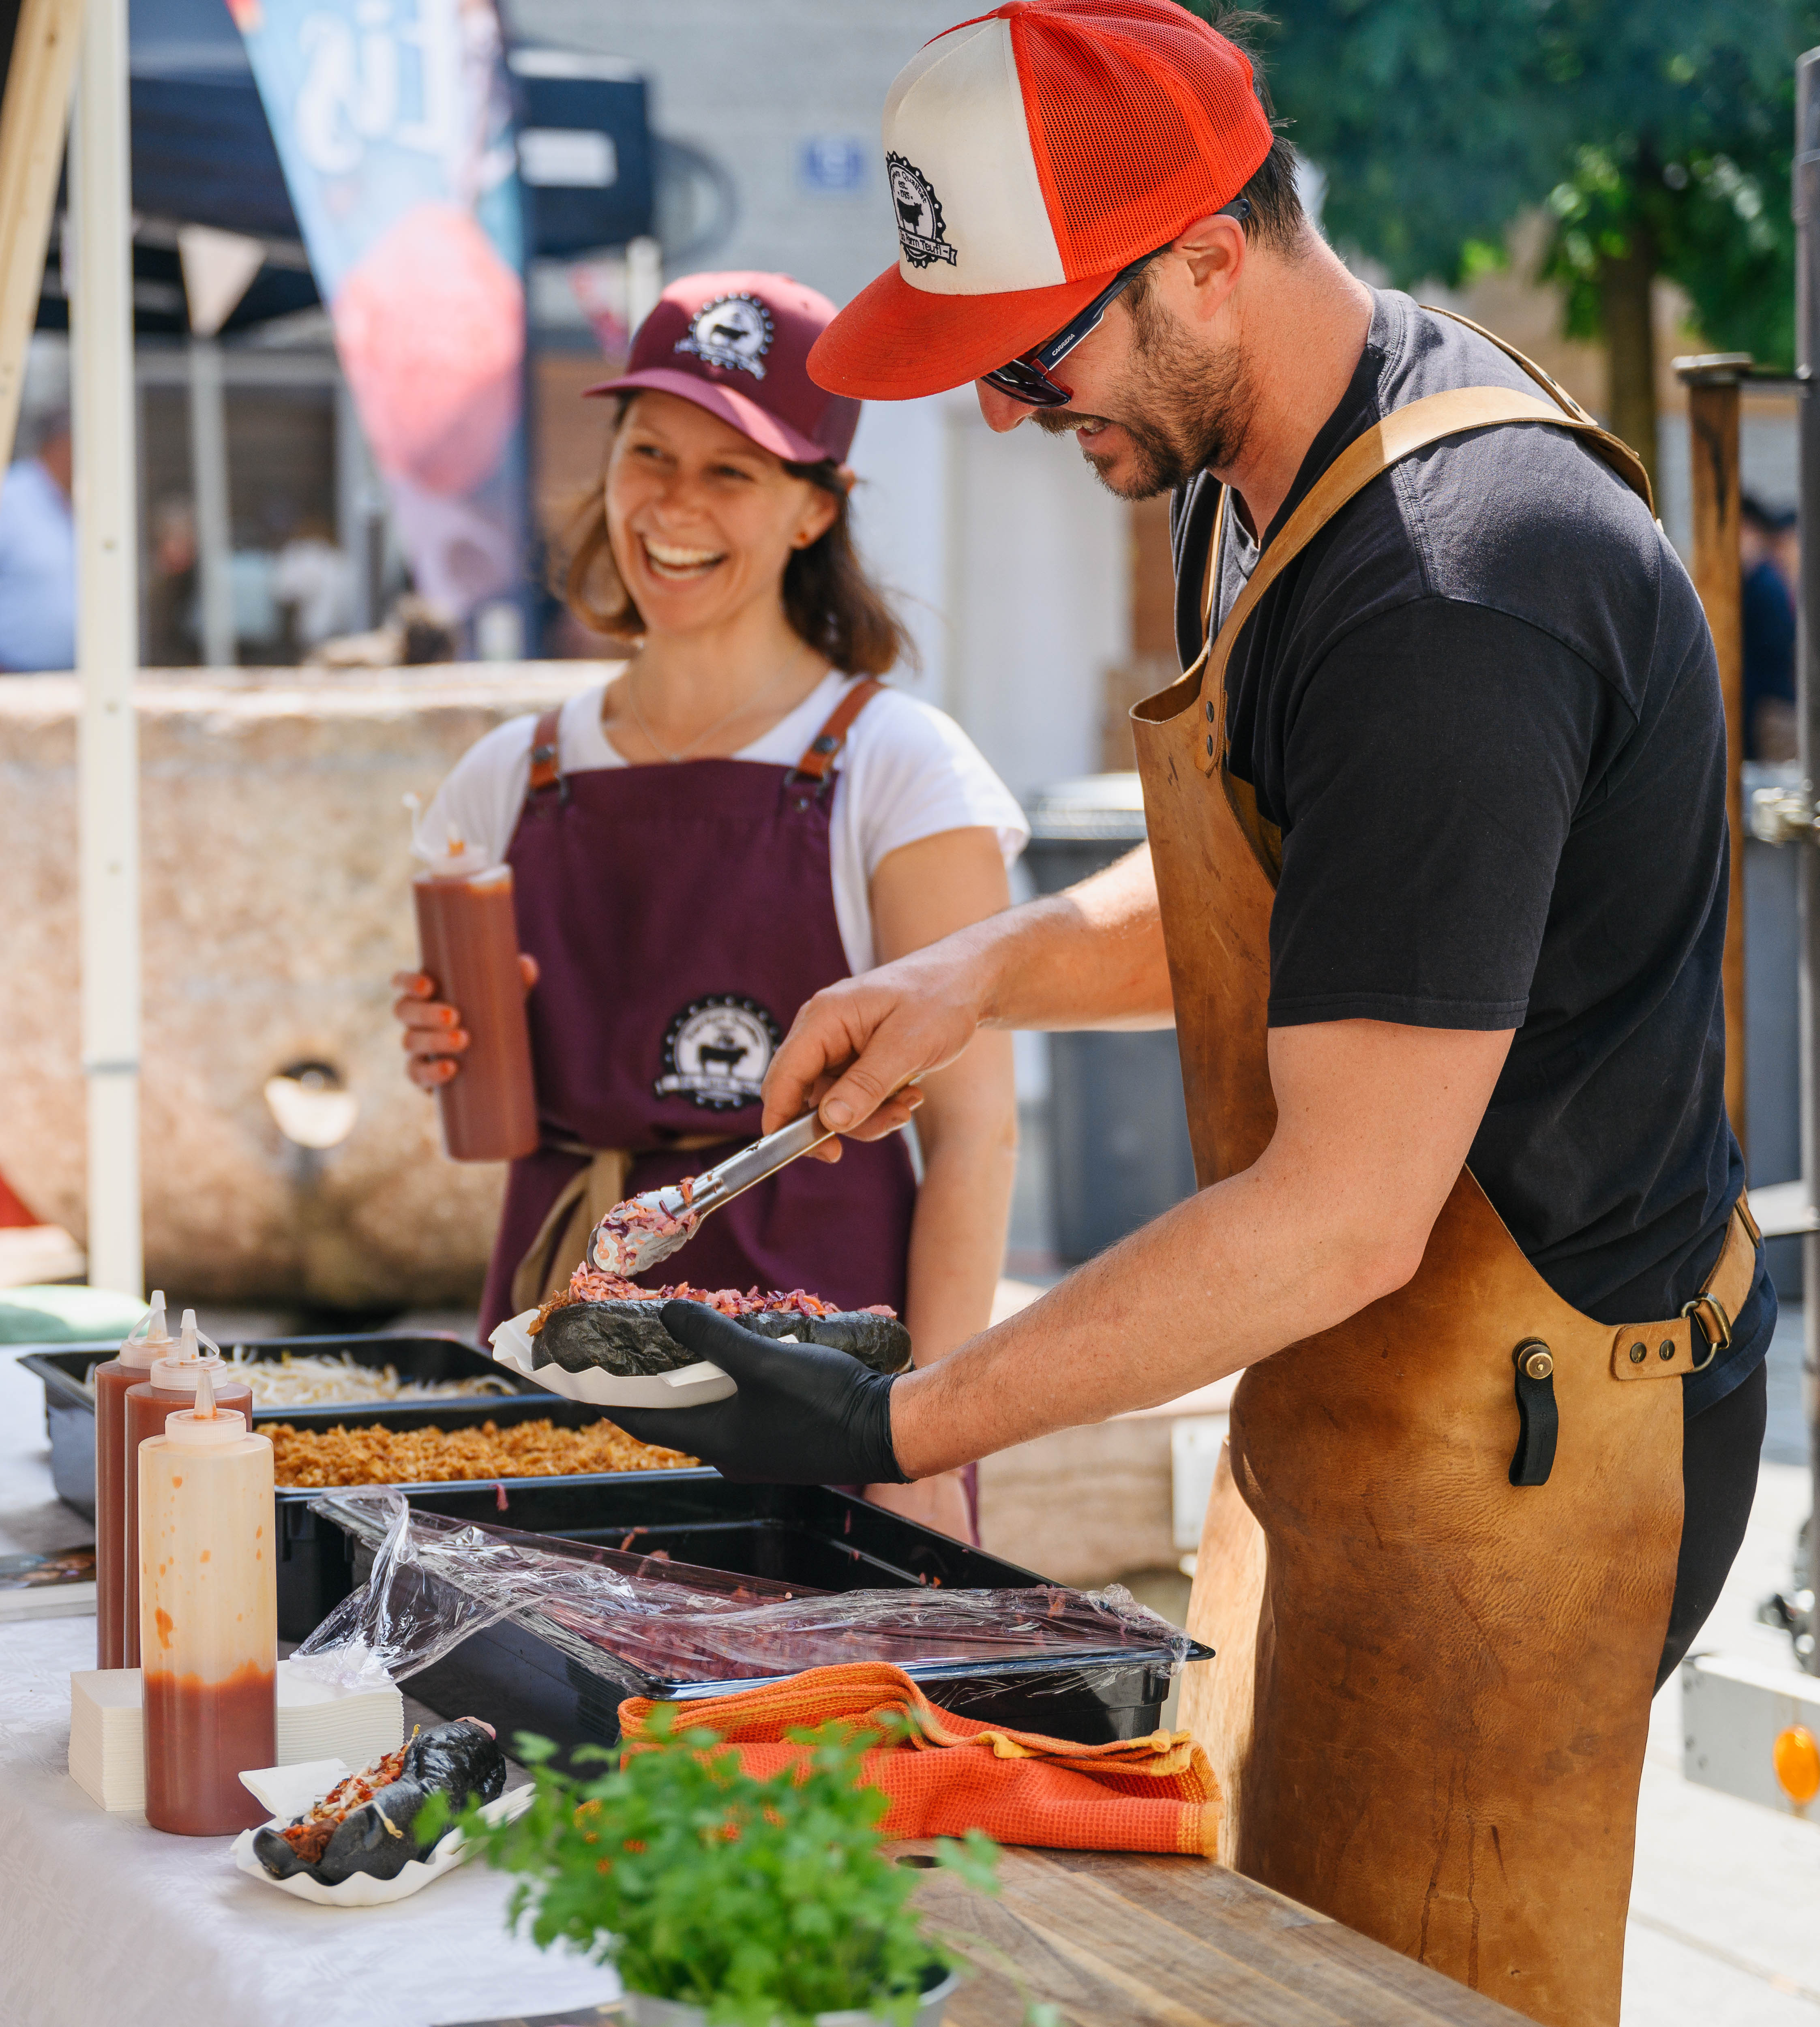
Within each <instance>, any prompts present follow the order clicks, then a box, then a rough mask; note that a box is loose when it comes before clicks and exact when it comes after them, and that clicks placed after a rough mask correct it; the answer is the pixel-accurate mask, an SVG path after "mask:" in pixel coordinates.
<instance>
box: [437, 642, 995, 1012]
mask: <svg viewBox="0 0 1820 2027" xmlns="http://www.w3.org/2000/svg"><path fill="white" fill-rule="evenodd" d="M851 680H852V678H851V677H848V676H844V675H841V674H838V673H831V674H829V675H828V676H827V677H826V678H824V680H823V681H821V682H820V683H819V684H818V685H816V687H815V689H814V690H813V691H812V692H810V695H809V696H807V697H806V698H805V699H804V700H803V702H802V703H799V705H798V706H797V707H796V709H795V710H794V711H792V712H791V713H790V714H789V716H788V718H784V719H782V720H781V721H780V722H778V723H777V724H776V725H774V726H772V728H771V729H770V731H769V732H767V733H766V734H765V736H764V737H763V738H762V739H760V740H756V741H755V743H754V744H751V745H750V746H748V747H746V748H743V749H742V750H741V751H740V752H738V753H736V755H734V756H733V757H734V759H738V760H756V761H764V762H770V763H771V764H772V765H773V766H793V765H794V764H795V763H796V762H797V761H798V760H799V759H801V758H802V757H803V752H804V751H805V750H806V749H807V746H808V744H809V742H810V740H812V739H813V738H814V737H815V735H816V733H818V732H819V731H820V730H821V727H822V726H823V725H824V724H825V723H826V722H827V721H828V719H829V716H830V715H831V714H832V712H833V710H834V707H835V705H836V703H838V702H839V701H840V695H841V692H843V691H844V689H846V688H847V684H848V683H849V682H850V681H851ZM605 689H606V685H605V684H604V683H596V684H593V685H591V686H590V687H589V689H585V690H583V691H581V692H580V694H579V695H578V696H572V697H570V699H569V700H568V702H567V703H565V704H564V705H563V709H562V713H561V716H560V718H559V720H558V726H559V729H558V734H557V737H558V738H559V741H560V744H561V749H562V767H563V773H564V774H585V773H587V772H589V770H591V769H593V768H596V767H623V766H627V765H628V764H629V763H628V762H627V761H626V759H625V758H624V756H623V755H621V754H620V753H619V752H618V751H617V749H616V748H615V747H614V745H613V744H612V742H611V740H609V739H608V738H607V734H606V731H605V729H604V727H603V726H602V725H601V722H600V700H601V696H602V695H603V693H604V691H605ZM536 727H537V721H536V719H535V718H512V719H511V720H510V721H508V722H507V723H506V724H504V725H501V726H496V727H495V728H494V729H493V730H492V731H491V732H489V733H488V734H487V735H486V737H485V738H484V739H481V740H477V741H476V742H475V743H474V745H472V746H471V747H470V748H469V749H468V750H467V752H466V753H464V754H463V755H462V757H461V759H460V760H459V761H458V762H456V766H455V770H454V772H453V773H452V774H450V776H449V779H448V780H447V781H445V782H444V783H443V785H442V786H441V788H439V789H438V790H437V793H436V799H435V800H434V802H433V803H431V804H430V807H429V808H428V809H427V810H426V811H425V812H424V814H423V822H422V824H421V825H420V826H419V830H418V838H419V844H418V847H417V850H418V852H419V856H420V857H422V858H426V859H429V858H434V857H436V856H437V855H439V854H440V853H441V851H443V850H444V849H445V844H446V840H447V839H448V836H449V826H450V825H453V826H454V827H455V829H456V830H458V831H459V832H460V834H461V837H462V840H463V844H465V846H466V847H467V852H468V853H469V854H470V855H472V856H473V858H474V861H475V862H477V863H482V864H485V865H497V863H498V862H500V860H501V859H503V858H504V857H505V855H506V847H508V845H509V844H511V836H512V833H513V831H514V830H515V829H516V828H517V826H518V821H519V811H520V810H522V808H523V807H524V800H525V794H526V789H527V788H529V786H530V772H531V735H532V733H533V732H534V731H535V729H536ZM659 764H661V763H659ZM835 767H836V772H837V773H838V774H839V775H840V786H839V788H838V790H837V792H836V794H835V796H834V806H833V814H832V825H831V828H830V834H829V853H830V856H831V858H832V871H833V876H834V915H835V920H836V922H837V923H838V924H839V925H840V942H841V947H842V948H843V949H844V951H846V953H847V966H848V968H849V969H851V970H852V971H855V972H862V971H868V970H869V969H871V968H872V966H873V964H874V963H875V962H877V958H876V955H875V946H874V943H873V931H872V899H871V895H872V876H873V873H875V872H876V871H877V869H878V866H879V864H880V862H881V861H882V860H883V859H884V858H886V857H887V856H888V855H889V854H891V853H892V852H894V851H896V850H897V849H898V848H899V846H901V845H906V844H915V843H916V842H917V840H918V839H920V838H925V837H934V836H936V835H938V834H939V833H940V832H943V831H947V830H964V829H971V828H973V827H974V826H980V827H985V828H989V829H992V830H995V831H996V832H997V833H998V835H999V850H1000V851H1002V853H1003V854H1004V856H1005V863H1006V866H1010V864H1011V862H1012V861H1013V859H1015V858H1017V855H1018V854H1019V853H1020V852H1021V851H1022V850H1023V849H1024V846H1025V844H1027V843H1028V841H1029V837H1030V826H1029V825H1028V822H1026V821H1025V820H1024V812H1023V810H1021V808H1020V807H1018V803H1017V798H1016V797H1015V796H1013V794H1012V793H1011V791H1010V789H1009V788H1006V785H1005V784H1004V783H1003V782H1002V781H1000V780H999V777H998V776H997V775H996V774H994V773H993V771H992V770H991V767H989V766H988V765H987V763H986V760H985V758H984V755H982V754H981V752H980V749H979V748H977V747H976V745H975V744H973V741H972V740H970V739H969V737H967V735H966V734H965V733H964V732H963V731H962V729H961V728H960V727H959V726H958V725H957V724H955V722H954V720H953V719H952V718H950V717H948V716H947V714H946V713H944V712H942V711H937V710H936V709H935V708H934V707H932V706H931V705H929V704H926V703H918V702H917V700H916V699H915V698H914V697H909V696H904V695H903V692H901V691H898V690H891V689H887V690H884V691H883V692H880V694H879V695H878V696H875V697H874V698H873V700H872V701H871V702H870V703H869V704H868V705H867V706H866V708H865V710H863V711H862V712H861V713H860V714H859V716H858V718H856V719H855V721H854V724H853V726H852V729H851V731H849V732H848V733H847V744H846V745H845V746H844V748H842V749H841V751H840V756H839V758H838V759H836V762H835Z"/></svg>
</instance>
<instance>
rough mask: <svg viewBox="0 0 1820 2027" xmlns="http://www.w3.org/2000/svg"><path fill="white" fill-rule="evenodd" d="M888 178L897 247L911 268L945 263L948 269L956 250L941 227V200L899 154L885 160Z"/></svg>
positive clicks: (927, 181) (926, 181)
mask: <svg viewBox="0 0 1820 2027" xmlns="http://www.w3.org/2000/svg"><path fill="white" fill-rule="evenodd" d="M884 166H885V169H886V171H887V172H888V175H889V176H890V178H891V200H892V203H893V204H894V205H895V206H896V208H897V238H898V244H899V246H901V247H903V257H904V258H905V259H906V260H907V261H909V263H910V265H911V266H912V267H913V268H928V267H932V266H933V265H934V264H935V263H936V261H938V260H946V261H947V264H948V265H949V266H950V267H953V266H954V261H955V258H956V256H955V251H954V248H953V247H952V246H950V245H949V244H948V242H947V234H945V232H944V231H943V227H942V206H941V200H940V198H937V196H936V193H935V190H934V188H933V186H932V185H931V183H930V182H929V179H928V177H927V176H925V175H924V174H923V172H922V171H921V169H919V168H917V165H916V164H915V163H914V162H912V161H906V159H905V157H903V156H902V155H889V154H888V155H887V156H886V157H885V158H884Z"/></svg>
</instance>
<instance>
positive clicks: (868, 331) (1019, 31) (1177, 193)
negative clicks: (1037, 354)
mask: <svg viewBox="0 0 1820 2027" xmlns="http://www.w3.org/2000/svg"><path fill="white" fill-rule="evenodd" d="M1270 143H1271V131H1270V123H1269V121H1268V120H1267V119H1266V118H1265V117H1264V108H1263V107H1262V105H1260V104H1259V102H1258V98H1257V93H1256V91H1255V90H1253V87H1252V77H1251V64H1250V59H1249V58H1248V57H1246V55H1245V54H1244V52H1243V51H1242V50H1239V49H1237V48H1235V46H1233V44H1231V42H1228V41H1227V39H1226V38H1225V37H1224V35H1216V34H1215V33H1214V31H1213V29H1211V28H1209V27H1208V26H1207V24H1206V23H1205V21H1202V20H1197V19H1196V17H1194V15H1192V14H1191V13H1188V11H1187V9H1186V8H1183V7H1181V6H1177V5H1176V0H1011V4H1010V6H1004V7H1001V8H999V9H998V10H997V11H996V12H995V13H991V14H985V15H982V16H980V17H979V18H978V19H977V20H971V21H963V22H962V24H960V26H959V27H958V28H950V29H949V30H947V32H946V33H945V34H943V35H938V36H936V39H935V40H934V41H933V42H931V43H929V44H928V46H927V47H926V48H925V49H924V50H923V51H922V52H921V54H920V55H918V56H917V57H914V59H913V60H912V61H910V63H908V64H906V65H905V67H904V68H903V70H901V71H900V72H899V73H898V76H897V80H896V82H895V83H894V84H893V85H892V88H891V92H890V95H889V96H888V98H886V100H885V102H884V161H885V173H886V177H887V179H888V183H889V185H890V188H891V196H892V204H893V205H894V207H895V210H896V212H897V231H898V243H899V249H900V254H899V260H898V264H897V265H896V266H895V268H890V269H888V271H886V272H885V273H884V274H882V275H880V276H879V278H878V279H877V281H876V282H873V283H872V284H871V286H869V287H868V288H866V289H865V290H862V292H861V293H860V294H858V296H856V297H855V298H854V300H853V301H851V303H849V304H848V305H847V307H846V308H845V309H844V310H843V311H841V312H840V315H839V316H836V318H835V319H834V321H833V323H832V324H830V325H829V327H828V329H827V330H825V332H824V333H823V334H822V335H821V338H818V340H817V342H816V345H815V348H814V351H813V352H812V353H810V360H809V367H810V371H811V372H812V373H813V374H814V376H815V378H817V379H818V381H819V382H821V385H822V386H824V387H827V388H831V389H832V390H834V391H835V392H836V393H842V394H851V395H853V396H855V397H858V398H861V399H877V400H881V401H906V400H909V399H910V398H912V397H914V396H917V395H919V394H935V393H940V392H941V390H943V388H945V387H958V386H962V385H963V384H964V383H965V382H967V381H969V380H975V379H977V378H979V376H980V375H981V374H982V373H989V372H991V370H992V369H993V368H994V367H997V366H1002V365H1003V364H1005V362H1006V360H1008V359H1014V358H1016V357H1017V355H1018V353H1021V352H1028V350H1029V349H1030V348H1031V347H1032V345H1040V344H1041V343H1042V342H1043V340H1044V339H1045V338H1047V337H1049V336H1050V334H1052V333H1053V332H1054V331H1057V330H1060V329H1061V327H1062V325H1064V324H1065V323H1067V322H1068V320H1069V318H1070V317H1072V316H1073V315H1074V314H1075V312H1076V311H1077V310H1080V309H1083V308H1085V307H1086V305H1087V304H1088V303H1090V302H1091V301H1092V300H1093V298H1094V297H1095V296H1096V295H1098V294H1099V292H1100V290H1102V288H1104V287H1105V286H1106V283H1107V282H1109V281H1110V280H1111V279H1112V278H1113V275H1116V274H1117V272H1118V271H1119V270H1120V268H1124V267H1127V266H1128V265H1129V264H1131V262H1132V261H1133V260H1137V259H1139V257H1141V256H1142V255H1143V254H1146V253H1154V251H1155V250H1156V249H1157V248H1158V247H1159V246H1167V245H1168V242H1169V241H1170V240H1172V238H1174V237H1175V236H1176V234H1177V233H1179V232H1180V231H1182V230H1183V227H1186V226H1189V225H1191V224H1193V223H1194V220H1196V219H1198V218H1205V217H1207V216H1209V215H1210V214H1211V213H1213V212H1216V211H1218V210H1220V209H1221V208H1222V206H1224V205H1228V204H1230V203H1231V201H1232V200H1233V198H1235V197H1236V196H1237V195H1238V194H1239V191H1240V190H1242V188H1243V187H1244V186H1245V185H1246V183H1248V182H1250V179H1251V177H1252V176H1253V174H1254V173H1255V172H1256V171H1257V168H1258V167H1259V165H1260V164H1261V163H1262V162H1263V161H1264V157H1265V156H1266V155H1267V154H1268V153H1269V152H1270Z"/></svg>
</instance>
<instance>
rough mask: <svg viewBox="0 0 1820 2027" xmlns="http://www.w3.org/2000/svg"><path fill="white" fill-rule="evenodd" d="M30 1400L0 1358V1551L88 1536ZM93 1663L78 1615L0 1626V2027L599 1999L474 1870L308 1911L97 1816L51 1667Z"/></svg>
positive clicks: (333, 2024)
mask: <svg viewBox="0 0 1820 2027" xmlns="http://www.w3.org/2000/svg"><path fill="white" fill-rule="evenodd" d="M42 1399H43V1396H42V1391H41V1390H40V1389H39V1386H38V1384H37V1383H36V1382H35V1380H33V1379H31V1375H29V1374H27V1373H24V1372H20V1371H19V1370H18V1368H17V1366H16V1365H15V1364H14V1363H13V1359H12V1357H11V1356H10V1355H8V1354H6V1353H0V1546H6V1547H10V1546H13V1545H17V1547H19V1548H25V1547H27V1546H29V1547H31V1548H32V1549H39V1550H40V1551H44V1550H49V1549H61V1548H68V1547H72V1546H74V1545H76V1544H77V1543H79V1542H80V1541H84V1540H86V1539H88V1538H90V1530H88V1528H87V1524H86V1523H84V1522H83V1521H82V1520H81V1519H79V1516H76V1514H74V1513H72V1512H70V1511H69V1509H68V1508H65V1507H61V1506H59V1505H57V1503H56V1502H55V1501H54V1497H53V1495H52V1493H51V1491H50V1468H49V1460H48V1452H47V1451H46V1447H45V1442H44V1423H43V1414H42ZM8 1537H10V1540H8V1539H7V1538H8ZM91 1667H94V1619H92V1618H83V1619H40V1620H33V1621H28V1622H26V1623H22V1624H16V1625H7V1626H0V2021H4V2022H5V2023H6V2027H443V2023H445V2022H454V2021H473V2020H484V2019H487V2018H500V2017H502V2016H507V2015H511V2014H548V2013H554V2012H557V2011H559V2010H561V2009H563V2008H566V2007H585V2006H593V2005H597V2004H599V2003H601V2002H602V2001H604V2000H607V1999H612V1998H614V1997H615V1996H617V1994H618V1983H617V1981H616V1980H615V1977H614V1975H613V1973H612V1972H611V1971H610V1970H605V1969H604V1968H602V1967H601V1966H599V1965H597V1964H592V1963H589V1962H586V1961H585V1960H584V1959H578V1958H577V1957H574V1956H572V1955H565V1954H562V1953H559V1952H552V1953H550V1954H549V1955H545V1953H543V1952H542V1951H538V1950H537V1949H536V1948H533V1946H532V1945H531V1944H529V1943H528V1942H525V1941H522V1940H519V1939H517V1938H515V1937H510V1936H508V1934H507V1933H506V1931H505V1903H506V1901H507V1900H508V1898H509V1896H510V1894H511V1881H510V1880H509V1879H508V1878H507V1877H505V1876H504V1874H499V1873H496V1872H493V1871H490V1870H488V1869H487V1868H486V1867H485V1866H482V1865H480V1864H478V1863H475V1864H471V1865H467V1866H462V1867H461V1868H460V1870H457V1871H455V1872H453V1873H450V1874H447V1875H445V1877H442V1878H441V1879H439V1880H437V1881H436V1883H435V1884H434V1885H431V1886H430V1887H427V1888H426V1889H425V1890H424V1891H423V1892H421V1893H419V1894H417V1895H415V1896H414V1897H413V1898H412V1899H411V1900H401V1901H399V1902H397V1903H395V1904H394V1905H393V1906H391V1907H372V1908H348V1909H340V1908H331V1907H312V1906H311V1905H310V1904H309V1903H308V1902H305V1901H301V1900H292V1899H291V1898H290V1896H289V1895H287V1894H283V1893H279V1892H275V1890H274V1889H271V1888H270V1887H268V1886H264V1885H261V1884H260V1882H259V1881H257V1880H255V1879H250V1878H249V1877H246V1875H245V1874H243V1873H242V1872H240V1871H238V1870H237V1869H236V1868H235V1866H234V1863H233V1860H232V1859H231V1858H230V1857H229V1856H228V1855H227V1852H228V1845H229V1844H230V1842H231V1840H230V1839H228V1838H226V1837H220V1838H216V1837H167V1836H164V1835H163V1834H161V1833H160V1832H158V1831H157V1830H153V1829H149V1828H148V1827H147V1826H146V1821H145V1818H143V1817H142V1816H136V1815H135V1816H110V1815H106V1814H105V1813H104V1812H103V1811H102V1810H100V1809H98V1808H97V1807H95V1806H94V1804H93V1803H92V1802H90V1800H88V1798H87V1796H85V1795H84V1794H83V1792H82V1790H81V1789H79V1788H78V1787H77V1786H76V1783H75V1782H74V1781H72V1780H71V1779H70V1778H69V1774H68V1770H67V1766H68V1751H69V1675H70V1671H72V1669H76V1668H91ZM407 1687H408V1685H407ZM454 1715H459V1713H454Z"/></svg>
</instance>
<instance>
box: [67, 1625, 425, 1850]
mask: <svg viewBox="0 0 1820 2027" xmlns="http://www.w3.org/2000/svg"><path fill="white" fill-rule="evenodd" d="M143 1703H144V1689H143V1686H142V1682H141V1680H140V1676H139V1671H138V1669H137V1668H88V1669H84V1670H83V1671H80V1672H79V1673H77V1674H72V1676H71V1677H70V1678H69V1773H70V1778H71V1779H72V1781H75V1783H76V1785H77V1786H78V1787H79V1789H81V1790H82V1791H83V1793H84V1794H85V1795H87V1796H88V1797H89V1799H90V1800H91V1801H93V1802H97V1803H98V1804H100V1805H101V1807H102V1808H104V1809H108V1810H111V1811H116V1812H121V1813H128V1814H131V1813H134V1812H136V1811H139V1810H141V1809H143V1808H144V1807H145V1806H146V1730H145V1716H144V1711H143ZM403 1743H404V1698H403V1697H401V1695H400V1694H399V1693H398V1689H397V1685H396V1684H393V1683H390V1682H387V1683H383V1684H381V1685H378V1687H375V1688H367V1689H356V1690H348V1689H337V1688H332V1687H331V1686H330V1685H329V1684H327V1682H320V1681H319V1680H317V1679H316V1678H315V1677H314V1676H312V1675H309V1674H305V1673H304V1672H302V1671H301V1670H299V1669H297V1668H294V1667H293V1666H292V1665H291V1663H290V1662H289V1661H280V1662H279V1664H278V1757H277V1759H276V1760H275V1762H274V1764H275V1765H277V1766H279V1767H294V1766H297V1765H299V1764H300V1763H302V1762H303V1761H305V1760H306V1759H341V1760H345V1762H346V1763H347V1764H348V1765H349V1766H350V1767H369V1766H371V1764H372V1763H373V1762H374V1761H375V1759H382V1758H383V1757H384V1756H385V1755H386V1753H388V1752H397V1749H398V1748H399V1747H400V1746H401V1745H403Z"/></svg>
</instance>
